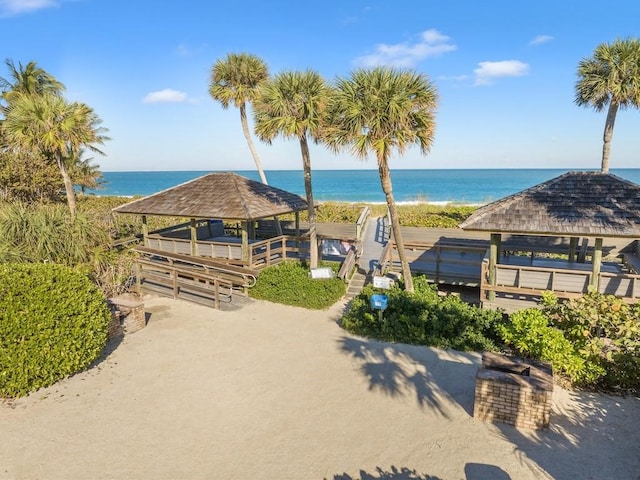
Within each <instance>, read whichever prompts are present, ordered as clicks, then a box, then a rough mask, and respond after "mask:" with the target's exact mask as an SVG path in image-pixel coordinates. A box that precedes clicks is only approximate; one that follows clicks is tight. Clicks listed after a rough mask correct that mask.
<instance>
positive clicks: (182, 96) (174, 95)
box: [142, 88, 188, 103]
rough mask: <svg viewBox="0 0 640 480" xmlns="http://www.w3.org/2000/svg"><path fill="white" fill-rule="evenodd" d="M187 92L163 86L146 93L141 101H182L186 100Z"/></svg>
mask: <svg viewBox="0 0 640 480" xmlns="http://www.w3.org/2000/svg"><path fill="white" fill-rule="evenodd" d="M187 101H188V97H187V94H186V93H184V92H181V91H179V90H173V89H172V88H165V89H164V90H158V91H155V92H150V93H147V95H146V96H145V97H144V98H143V99H142V102H143V103H182V102H187Z"/></svg>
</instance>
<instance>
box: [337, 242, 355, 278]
mask: <svg viewBox="0 0 640 480" xmlns="http://www.w3.org/2000/svg"><path fill="white" fill-rule="evenodd" d="M357 260H358V249H357V247H356V246H355V245H353V246H352V247H351V248H349V251H348V252H347V256H346V257H345V259H344V261H343V262H342V265H341V266H340V270H338V278H340V279H342V280H346V279H347V278H348V277H349V274H350V273H351V271H352V270H353V269H354V268H355V266H356V263H357Z"/></svg>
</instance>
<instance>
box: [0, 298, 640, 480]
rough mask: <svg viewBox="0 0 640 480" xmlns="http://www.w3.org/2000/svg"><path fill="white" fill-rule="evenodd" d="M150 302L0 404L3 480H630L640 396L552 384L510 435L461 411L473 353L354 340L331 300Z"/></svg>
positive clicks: (637, 462)
mask: <svg viewBox="0 0 640 480" xmlns="http://www.w3.org/2000/svg"><path fill="white" fill-rule="evenodd" d="M145 305H146V308H147V311H148V312H151V317H150V321H149V324H148V326H147V328H145V329H143V330H141V331H139V332H137V333H134V334H132V335H130V336H128V337H126V338H125V339H124V340H123V341H122V342H121V343H120V344H119V345H117V346H115V348H114V350H113V351H112V352H111V353H110V354H109V355H108V356H107V357H106V359H104V360H103V361H102V362H101V363H100V364H99V365H98V366H96V367H94V368H93V369H91V370H89V371H87V372H84V373H82V374H79V375H76V376H75V377H73V378H70V379H67V380H64V381H62V382H60V383H58V384H56V385H55V386H53V387H50V388H48V389H43V390H40V391H38V392H36V393H34V394H32V395H31V396H29V397H27V398H25V399H20V400H17V401H15V402H13V403H6V402H5V403H4V404H0V435H1V437H0V438H1V441H0V478H9V479H65V480H69V479H247V480H248V479H279V480H286V479H317V480H322V479H327V480H355V479H363V480H364V479H406V480H409V479H430V480H433V479H447V480H448V479H465V480H469V479H474V480H481V479H492V480H496V479H497V480H504V479H513V480H516V479H518V480H521V479H522V480H526V479H540V478H557V479H571V480H577V479H613V478H615V479H618V480H622V479H633V480H637V479H639V478H640V456H639V455H638V452H640V428H638V420H639V419H640V401H639V400H638V399H635V398H616V397H608V396H603V395H590V394H582V393H575V392H568V391H566V390H563V389H561V388H559V387H556V390H555V392H554V409H553V413H552V427H551V428H550V429H549V430H548V431H543V432H525V431H519V430H516V429H514V428H511V427H509V426H506V425H503V426H497V425H491V424H485V423H482V422H479V421H477V420H475V419H474V418H473V417H472V413H473V390H474V376H475V373H476V370H477V368H478V365H479V361H480V357H479V355H478V354H474V353H458V352H447V351H441V350H436V349H430V348H424V347H411V346H406V345H395V344H388V343H381V342H375V341H370V340H366V339H362V338H358V337H354V336H351V335H349V334H347V333H346V332H344V331H343V330H341V329H340V328H339V327H338V326H337V325H336V319H337V318H339V316H340V312H341V309H342V307H341V305H336V306H335V307H333V308H332V309H331V310H328V311H322V312H314V311H307V310H303V309H298V308H293V307H285V306H279V305H274V304H270V303H264V302H255V303H252V304H250V305H247V306H245V307H243V308H242V309H241V310H239V311H236V312H220V311H216V310H212V309H209V308H205V307H199V306H196V305H192V304H188V303H184V302H181V301H173V300H169V299H163V298H159V297H148V298H146V299H145Z"/></svg>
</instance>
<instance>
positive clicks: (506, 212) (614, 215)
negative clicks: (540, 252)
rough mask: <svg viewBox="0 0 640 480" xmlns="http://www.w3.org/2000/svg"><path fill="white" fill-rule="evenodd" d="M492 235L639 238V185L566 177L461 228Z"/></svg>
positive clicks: (492, 207) (588, 175)
mask: <svg viewBox="0 0 640 480" xmlns="http://www.w3.org/2000/svg"><path fill="white" fill-rule="evenodd" d="M460 227H461V228H463V229H465V230H475V231H487V232H494V233H504V232H507V233H518V234H538V235H565V236H591V237H634V238H640V185H637V184H635V183H633V182H630V181H628V180H625V179H623V178H620V177H617V176H616V175H613V174H610V173H600V172H568V173H565V174H564V175H560V176H559V177H556V178H553V179H551V180H549V181H547V182H544V183H541V184H539V185H536V186H534V187H531V188H529V189H527V190H523V191H522V192H520V193H516V194H514V195H511V196H509V197H505V198H503V199H501V200H498V201H495V202H493V203H490V204H488V205H485V206H483V207H481V208H479V209H478V210H476V211H475V212H474V213H473V214H472V215H471V216H470V217H469V218H468V219H467V220H465V221H464V222H463V223H462V224H461V225H460Z"/></svg>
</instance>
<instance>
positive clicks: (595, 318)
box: [542, 292, 640, 390]
mask: <svg viewBox="0 0 640 480" xmlns="http://www.w3.org/2000/svg"><path fill="white" fill-rule="evenodd" d="M542 307H543V310H544V312H545V314H546V316H547V318H548V321H549V324H550V325H553V326H555V327H557V328H559V329H561V330H562V331H563V332H564V336H565V337H566V338H567V339H568V340H569V341H570V342H571V343H572V344H573V345H574V346H575V347H576V348H577V349H578V351H579V352H580V354H581V356H582V357H583V358H584V359H585V360H586V361H587V362H590V363H593V364H596V365H598V366H599V367H600V368H601V369H602V370H603V371H604V372H605V373H604V377H602V378H601V379H599V382H598V386H599V387H601V388H605V389H623V390H629V389H638V388H640V323H639V320H640V303H636V304H635V305H628V304H626V303H625V302H624V301H622V300H621V299H619V298H616V297H615V296H613V295H602V294H600V293H597V292H590V293H588V294H586V295H584V296H582V297H579V298H575V299H571V300H568V301H566V302H559V301H558V299H557V298H556V297H555V296H554V295H553V294H551V293H548V294H545V296H544V297H543V301H542Z"/></svg>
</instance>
